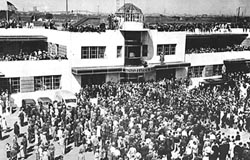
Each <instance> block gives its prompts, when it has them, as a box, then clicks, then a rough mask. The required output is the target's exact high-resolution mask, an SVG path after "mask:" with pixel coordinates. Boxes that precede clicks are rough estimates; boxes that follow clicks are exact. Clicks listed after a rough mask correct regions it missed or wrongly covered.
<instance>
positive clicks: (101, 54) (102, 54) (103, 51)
mask: <svg viewBox="0 0 250 160" xmlns="http://www.w3.org/2000/svg"><path fill="white" fill-rule="evenodd" d="M105 49H106V48H105V47H99V52H98V53H99V54H98V58H104V53H105Z"/></svg>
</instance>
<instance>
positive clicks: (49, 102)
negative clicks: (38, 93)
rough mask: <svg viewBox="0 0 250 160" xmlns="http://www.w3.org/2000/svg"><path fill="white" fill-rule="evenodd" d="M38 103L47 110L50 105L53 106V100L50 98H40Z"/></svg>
mask: <svg viewBox="0 0 250 160" xmlns="http://www.w3.org/2000/svg"><path fill="white" fill-rule="evenodd" d="M37 103H38V104H39V105H40V106H41V107H43V108H45V109H48V108H49V106H50V105H52V100H51V99H50V98H49V97H39V98H38V99H37Z"/></svg>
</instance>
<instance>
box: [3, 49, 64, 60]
mask: <svg viewBox="0 0 250 160" xmlns="http://www.w3.org/2000/svg"><path fill="white" fill-rule="evenodd" d="M56 59H67V57H66V55H65V56H63V55H55V54H52V53H48V52H47V51H41V50H38V51H34V52H31V53H27V52H21V53H19V54H12V55H10V54H6V55H1V56H0V61H25V60H56Z"/></svg>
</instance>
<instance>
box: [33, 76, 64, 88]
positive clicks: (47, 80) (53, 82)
mask: <svg viewBox="0 0 250 160" xmlns="http://www.w3.org/2000/svg"><path fill="white" fill-rule="evenodd" d="M60 83H61V75H54V76H39V77H34V89H35V91H38V90H46V89H59V88H60Z"/></svg>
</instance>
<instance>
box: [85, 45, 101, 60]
mask: <svg viewBox="0 0 250 160" xmlns="http://www.w3.org/2000/svg"><path fill="white" fill-rule="evenodd" d="M105 50H106V47H82V51H81V58H82V59H102V58H104V54H105Z"/></svg>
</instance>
